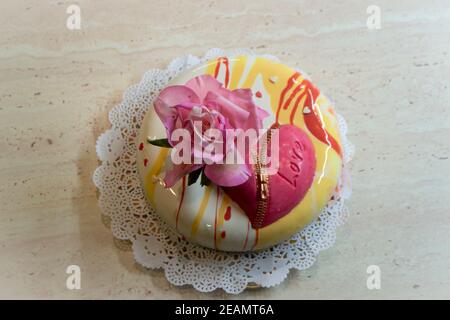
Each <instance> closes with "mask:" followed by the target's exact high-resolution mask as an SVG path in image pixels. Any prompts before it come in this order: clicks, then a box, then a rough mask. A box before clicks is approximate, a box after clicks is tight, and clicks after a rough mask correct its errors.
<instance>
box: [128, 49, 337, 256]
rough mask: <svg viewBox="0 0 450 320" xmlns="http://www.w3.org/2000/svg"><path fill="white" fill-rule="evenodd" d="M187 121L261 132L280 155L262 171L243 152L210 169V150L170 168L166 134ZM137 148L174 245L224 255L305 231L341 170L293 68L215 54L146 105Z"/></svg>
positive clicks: (327, 114)
mask: <svg viewBox="0 0 450 320" xmlns="http://www.w3.org/2000/svg"><path fill="white" fill-rule="evenodd" d="M188 115H189V117H190V118H189V119H197V120H198V119H200V120H199V121H204V123H203V126H201V129H200V130H201V131H202V133H204V132H205V130H207V128H210V126H214V127H217V128H220V129H221V130H222V129H223V130H225V128H234V129H236V128H243V129H248V128H251V129H252V128H253V129H266V130H267V131H264V130H263V131H264V133H263V134H262V135H261V136H259V138H258V139H259V140H258V141H259V142H258V146H259V145H260V144H261V145H263V146H265V148H266V150H265V151H266V152H267V155H269V154H270V155H274V154H279V157H278V160H277V161H278V162H277V166H276V167H275V169H274V170H272V171H271V172H269V171H267V170H266V168H268V167H269V166H270V164H267V163H266V164H265V165H264V164H263V162H262V160H261V157H260V156H259V154H260V153H252V152H251V151H244V152H243V153H241V155H242V158H241V160H243V161H244V162H243V164H242V163H241V164H225V163H224V164H217V163H215V162H214V161H215V160H214V159H215V158H214V156H215V154H212V155H211V156H210V158H211V159H209V162H207V161H206V160H208V159H206V160H203V162H199V163H196V164H194V163H193V164H189V165H185V164H184V163H183V164H177V163H175V162H174V161H175V160H174V159H175V158H174V155H173V153H174V152H177V150H178V151H179V150H180V149H179V148H178V149H177V146H176V141H175V140H172V138H171V137H169V135H170V133H172V132H174V129H176V128H184V127H183V126H185V122H183V121H185V120H186V119H187V118H186V117H187V116H188ZM180 119H181V120H180ZM205 119H207V120H205ZM186 121H187V120H186ZM192 123H193V122H192ZM205 126H206V127H207V128H205ZM189 128H190V130H191V132H194V133H195V134H196V132H197V131H196V130H197V129H198V128H197V127H195V126H193V127H189ZM263 131H261V132H263ZM272 132H273V133H272ZM275 136H276V141H278V142H279V143H278V144H276V143H275V144H271V143H272V142H273V141H275V138H274V137H275ZM202 141H203V140H202ZM208 141H218V140H217V139H216V140H214V139H211V140H208ZM220 142H222V143H224V144H227V145H228V144H230V146H231V147H233V146H234V145H233V143H234V142H233V140H231V139H223V140H221V141H220ZM262 142H265V144H264V143H262ZM136 146H137V163H138V169H139V174H140V177H141V180H142V185H143V188H144V190H145V194H146V196H147V199H148V201H149V202H150V204H151V206H152V207H153V208H154V210H155V212H156V213H157V214H158V215H160V216H161V218H162V219H163V220H164V221H165V222H166V223H167V224H169V225H170V226H171V227H172V228H173V229H174V230H176V231H177V232H178V233H179V234H180V235H181V236H182V237H183V239H186V240H187V241H192V242H194V243H197V244H199V245H202V246H206V247H209V248H212V249H216V250H223V251H241V252H242V251H253V250H260V249H264V248H268V247H271V246H273V245H275V244H277V243H280V242H281V241H283V240H286V239H289V238H290V237H291V236H292V235H293V234H295V233H296V232H298V231H299V230H301V229H303V228H304V227H306V226H307V225H308V224H309V223H310V222H311V221H312V220H313V219H315V218H316V217H317V216H318V214H319V213H320V212H321V211H322V210H323V208H324V207H325V205H326V204H327V203H328V202H329V201H330V200H331V198H332V196H333V194H334V192H335V191H336V190H337V188H338V185H339V179H340V177H341V171H342V165H343V161H342V145H341V141H340V136H339V128H338V122H337V119H336V116H335V113H334V110H333V106H332V105H331V103H330V101H329V100H328V99H327V98H326V97H325V96H324V95H323V94H321V92H320V91H319V90H318V89H317V88H316V87H315V86H314V85H313V84H312V83H311V81H310V80H309V79H307V78H306V76H305V75H303V74H302V73H301V72H299V71H297V70H294V69H292V68H290V67H288V66H286V65H284V64H282V63H280V62H278V61H274V60H271V59H270V58H267V57H262V56H245V55H243V56H235V57H219V58H217V59H214V60H212V61H208V62H206V63H203V64H200V65H198V66H196V67H194V68H192V69H190V70H188V71H184V72H182V73H181V74H179V75H178V76H177V77H176V78H174V79H172V80H171V81H170V83H169V84H168V86H167V87H166V88H165V89H163V90H162V91H161V93H160V94H159V96H158V98H157V99H156V100H155V101H154V102H153V104H152V105H151V106H150V107H149V109H148V112H147V114H146V115H145V118H144V120H143V122H142V125H141V128H140V134H139V137H138V139H137V143H136ZM274 146H276V148H275V147H274ZM274 148H275V149H274ZM196 150H197V149H196V147H195V146H194V150H193V151H192V154H190V157H191V159H195V158H196V157H197V156H196V152H197V151H196ZM236 150H237V149H236ZM274 150H276V152H275V151H274ZM180 154H181V155H182V156H183V155H186V153H183V152H181V153H180ZM205 154H206V153H205ZM237 154H240V151H237ZM255 154H256V156H255ZM261 154H262V153H261ZM251 159H256V160H255V161H254V162H251ZM271 161H273V160H271ZM274 162H275V161H274Z"/></svg>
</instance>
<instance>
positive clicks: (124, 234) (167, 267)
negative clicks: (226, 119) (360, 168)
mask: <svg viewBox="0 0 450 320" xmlns="http://www.w3.org/2000/svg"><path fill="white" fill-rule="evenodd" d="M238 54H252V52H251V51H248V50H230V51H224V50H220V49H212V50H209V51H208V52H207V53H206V54H205V55H204V56H203V57H201V58H199V57H195V56H192V55H188V56H184V57H181V58H177V59H174V60H173V61H172V62H171V63H170V64H169V66H168V67H167V69H165V70H160V69H151V70H149V71H147V72H146V73H145V74H144V76H143V78H142V80H141V82H140V83H139V84H137V85H133V86H131V87H129V88H128V89H127V90H126V91H125V93H124V95H123V100H122V103H120V104H119V105H117V106H116V107H114V108H113V109H112V110H111V112H110V113H109V120H110V122H111V129H109V130H107V131H106V132H104V133H103V134H102V135H100V136H99V138H98V140H97V145H96V150H97V155H98V157H99V159H100V160H101V165H100V166H99V167H98V168H97V169H96V170H95V172H94V175H93V180H94V183H95V185H96V186H97V188H98V189H99V193H100V196H99V205H100V208H101V209H102V211H103V213H104V214H105V215H106V216H108V217H109V218H110V220H111V229H112V233H113V235H114V237H116V238H118V239H122V240H129V241H131V242H132V249H133V254H134V257H135V259H136V261H137V262H138V263H140V264H141V265H143V266H144V267H147V268H152V269H155V268H163V269H164V271H165V276H166V278H167V280H168V281H170V282H171V283H173V284H174V285H185V284H190V285H192V286H193V287H194V288H195V289H197V290H199V291H203V292H209V291H213V290H215V289H217V288H222V289H223V290H225V291H226V292H228V293H234V294H237V293H240V292H242V291H243V290H244V289H245V288H246V287H247V285H248V284H249V283H255V284H257V285H260V286H262V287H271V286H274V285H277V284H279V283H281V282H282V281H283V280H284V279H285V278H286V276H287V274H288V273H289V270H290V269H291V268H295V269H298V270H304V269H307V268H308V267H310V266H311V265H312V264H313V263H314V261H315V257H316V255H317V254H318V253H319V252H320V251H321V250H324V249H327V248H329V247H330V246H331V245H333V243H334V241H335V237H336V228H337V227H338V226H339V225H341V224H342V223H343V222H344V221H345V219H346V217H347V215H348V211H347V208H346V207H345V206H344V200H345V199H347V198H348V197H349V196H350V193H351V187H350V180H349V179H348V175H347V172H346V166H345V165H346V164H347V163H348V162H349V161H350V160H351V157H352V155H353V152H354V147H353V145H352V144H351V143H350V142H349V141H348V140H347V137H346V132H347V125H346V123H345V120H344V119H343V118H342V116H340V115H338V116H337V117H338V121H339V128H340V132H341V139H342V143H343V149H344V164H345V165H344V171H343V172H344V173H343V175H342V179H341V182H340V185H341V187H340V192H339V193H337V194H335V195H334V200H332V201H330V202H329V203H328V205H327V206H326V207H325V208H324V210H323V211H322V212H321V214H320V216H319V217H318V218H317V219H316V220H315V221H313V222H312V223H311V224H310V225H309V226H307V227H306V228H305V229H303V230H302V231H300V232H299V233H297V234H296V235H294V236H293V237H292V238H291V239H290V240H288V241H285V242H283V243H280V244H278V245H276V246H274V247H272V248H270V249H266V250H263V251H259V252H251V253H226V252H219V251H214V250H212V249H208V248H204V247H200V246H198V245H195V244H192V243H189V242H187V241H185V240H183V239H182V238H181V236H180V235H178V234H177V233H176V232H175V231H173V230H172V229H171V228H170V227H168V225H167V224H166V223H164V222H163V221H162V220H161V219H160V218H159V217H158V215H157V214H156V213H155V212H154V210H153V209H152V208H151V207H150V205H149V204H148V202H147V201H146V198H145V196H144V192H143V189H142V187H141V183H140V179H139V173H138V169H137V165H136V154H137V146H136V143H135V142H136V137H137V136H138V132H139V127H140V124H141V122H142V121H143V118H144V115H145V113H146V111H147V109H148V108H149V107H150V106H151V103H152V101H153V99H154V98H155V97H156V96H157V95H158V93H159V91H160V90H161V89H162V88H164V87H165V86H166V85H167V83H168V82H169V81H170V80H171V79H173V78H174V77H175V76H176V75H177V74H178V73H180V72H181V71H183V70H185V69H187V68H190V67H192V66H194V65H197V64H199V63H201V62H204V61H207V60H210V59H214V58H217V57H219V56H233V55H238ZM270 57H271V58H272V59H276V58H275V57H272V56H270Z"/></svg>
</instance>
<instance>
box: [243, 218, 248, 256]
mask: <svg viewBox="0 0 450 320" xmlns="http://www.w3.org/2000/svg"><path fill="white" fill-rule="evenodd" d="M249 233H250V221H248V222H247V234H246V235H245V241H244V246H243V247H242V250H245V248H246V247H247V242H248V234H249Z"/></svg>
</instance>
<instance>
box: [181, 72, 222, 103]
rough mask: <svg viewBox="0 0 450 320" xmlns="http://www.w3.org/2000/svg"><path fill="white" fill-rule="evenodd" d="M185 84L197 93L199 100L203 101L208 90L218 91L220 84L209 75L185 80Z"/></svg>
mask: <svg viewBox="0 0 450 320" xmlns="http://www.w3.org/2000/svg"><path fill="white" fill-rule="evenodd" d="M186 86H187V87H189V88H190V89H192V90H193V91H194V92H195V93H196V94H197V96H198V97H199V99H200V101H203V100H204V99H205V97H206V95H207V94H208V92H210V91H212V92H216V91H218V90H219V89H220V88H221V87H222V84H221V83H220V82H219V81H217V80H216V78H214V77H212V76H210V75H201V76H198V77H195V78H192V79H191V80H189V81H188V82H186Z"/></svg>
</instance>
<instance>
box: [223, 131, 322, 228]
mask: <svg viewBox="0 0 450 320" xmlns="http://www.w3.org/2000/svg"><path fill="white" fill-rule="evenodd" d="M278 129H279V167H278V170H275V171H276V173H273V174H270V175H262V174H260V167H259V165H258V164H256V165H253V166H252V176H251V177H250V178H249V179H248V180H247V181H246V182H245V183H243V184H241V185H239V186H236V187H227V188H223V189H224V190H225V192H226V193H227V194H228V196H229V197H230V198H231V199H232V200H233V201H235V202H236V203H237V204H238V205H239V206H240V207H241V209H242V210H244V212H245V213H246V214H247V216H248V217H249V219H250V221H251V223H252V226H253V228H255V229H257V228H262V227H265V226H267V225H269V224H271V223H273V222H275V221H277V220H278V219H280V218H282V217H283V216H285V215H286V214H288V213H289V212H290V211H291V210H292V208H294V207H295V206H296V205H297V204H298V203H299V202H300V201H301V200H302V199H303V198H304V196H305V194H306V193H307V192H308V190H309V188H310V187H311V184H312V182H313V180H314V174H315V171H316V156H315V153H314V146H313V144H312V142H311V140H310V139H309V137H308V135H307V134H306V133H305V132H304V131H303V130H301V129H300V128H298V127H296V126H293V125H281V126H279V127H278ZM267 147H268V148H269V153H268V154H269V155H270V151H271V150H270V143H268V144H267Z"/></svg>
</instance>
